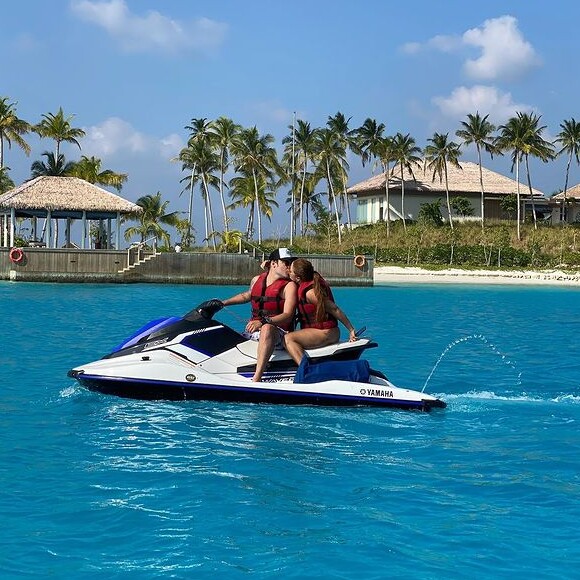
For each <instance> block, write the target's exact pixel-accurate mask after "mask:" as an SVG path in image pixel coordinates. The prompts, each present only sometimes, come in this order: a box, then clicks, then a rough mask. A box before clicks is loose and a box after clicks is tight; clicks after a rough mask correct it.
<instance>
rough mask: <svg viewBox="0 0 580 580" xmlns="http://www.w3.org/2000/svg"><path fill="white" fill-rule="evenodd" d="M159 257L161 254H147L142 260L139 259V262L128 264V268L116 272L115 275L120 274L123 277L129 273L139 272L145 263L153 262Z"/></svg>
mask: <svg viewBox="0 0 580 580" xmlns="http://www.w3.org/2000/svg"><path fill="white" fill-rule="evenodd" d="M160 255H161V252H155V253H153V254H149V255H148V256H145V257H144V258H141V259H140V260H136V261H135V262H134V263H133V264H129V265H128V266H126V267H125V268H123V269H122V270H118V271H117V273H118V274H121V275H125V274H128V273H130V272H135V271H137V270H139V269H140V268H141V267H142V266H143V264H146V263H147V262H150V261H151V260H154V259H155V258H157V257H158V256H160Z"/></svg>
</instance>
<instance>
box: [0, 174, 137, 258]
mask: <svg viewBox="0 0 580 580" xmlns="http://www.w3.org/2000/svg"><path fill="white" fill-rule="evenodd" d="M141 211H142V209H141V207H139V206H138V205H136V204H134V203H132V202H130V201H127V200H126V199H123V198H122V197H120V196H118V195H115V194H114V193H111V192H109V191H106V190H105V189H102V188H100V187H98V186H96V185H93V184H92V183H89V182H88V181H85V180H84V179H79V178H78V177H51V176H42V177H36V178H35V179H31V180H30V181H26V182H25V183H23V184H22V185H19V186H18V187H15V188H14V189H11V190H9V191H7V192H6V193H3V194H2V195H0V215H4V216H5V218H4V227H3V231H2V232H1V237H2V246H4V247H9V246H13V245H14V238H15V224H16V218H19V217H23V218H30V219H31V220H32V223H33V227H32V231H33V236H32V237H33V239H35V238H36V219H37V218H39V217H41V218H45V219H46V224H47V227H46V229H45V236H44V244H45V245H46V246H47V247H50V240H51V220H60V219H66V220H67V227H66V245H67V246H68V245H70V224H71V221H72V220H75V219H76V220H79V219H80V220H82V238H81V248H84V247H85V241H86V239H87V237H88V231H87V220H99V221H100V222H101V224H102V220H107V222H108V236H107V238H106V239H107V240H110V239H111V220H112V219H116V220H117V236H116V238H117V240H116V247H117V249H119V247H120V243H121V239H120V222H121V216H122V215H135V214H139V213H141ZM8 217H9V218H10V219H7V218H8Z"/></svg>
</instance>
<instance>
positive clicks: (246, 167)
mask: <svg viewBox="0 0 580 580" xmlns="http://www.w3.org/2000/svg"><path fill="white" fill-rule="evenodd" d="M273 142H274V137H273V136H272V135H270V134H269V133H267V134H265V135H260V133H259V131H258V129H257V127H251V128H249V129H242V131H240V133H239V135H238V136H237V137H236V139H235V140H234V142H233V143H232V153H233V155H234V159H235V167H236V171H240V172H242V173H244V174H246V175H252V179H253V181H254V194H255V198H256V206H255V209H256V210H257V214H258V243H259V244H261V243H262V212H261V211H260V208H263V207H264V206H263V205H262V201H261V200H260V192H259V186H258V180H259V178H260V177H262V178H264V179H265V180H266V182H271V181H272V179H273V176H274V175H278V176H282V175H283V174H284V170H283V168H282V166H281V165H280V163H279V161H278V156H277V153H276V149H275V148H274V147H272V143H273Z"/></svg>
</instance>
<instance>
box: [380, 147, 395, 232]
mask: <svg viewBox="0 0 580 580" xmlns="http://www.w3.org/2000/svg"><path fill="white" fill-rule="evenodd" d="M376 153H377V157H378V159H379V160H380V162H381V165H382V168H383V173H384V175H385V202H386V205H387V214H386V216H385V223H386V225H387V237H389V235H390V233H391V201H390V199H389V197H390V195H389V193H390V179H391V175H390V173H391V161H394V141H393V137H383V138H382V139H381V141H380V143H379V144H378V146H377V147H376Z"/></svg>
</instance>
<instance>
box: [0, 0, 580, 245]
mask: <svg viewBox="0 0 580 580" xmlns="http://www.w3.org/2000/svg"><path fill="white" fill-rule="evenodd" d="M579 17H580V5H579V4H577V3H568V2H566V3H564V2H560V1H558V0H556V1H555V2H552V3H548V4H547V3H544V2H539V0H535V1H531V2H522V1H521V0H519V1H511V0H501V1H500V0H486V1H485V2H465V1H459V0H443V2H433V1H432V0H415V1H414V2H394V1H387V0H367V1H366V2H360V3H359V2H353V1H352V0H317V1H312V0H311V1H308V2H306V1H304V0H294V1H293V2H273V1H272V0H270V1H265V0H248V1H247V2H242V1H241V0H208V1H203V0H200V1H194V0H165V1H164V2H154V1H153V0H94V1H91V0H51V1H50V2H46V1H45V0H19V1H18V2H10V3H6V5H5V6H3V8H2V22H3V26H2V34H0V54H1V55H2V68H1V69H0V97H8V98H9V100H10V101H11V102H15V103H16V112H17V114H18V116H19V117H20V118H22V119H25V120H26V121H28V122H30V123H38V122H39V121H40V120H41V119H42V115H43V114H47V113H56V112H57V111H58V109H59V107H62V108H63V111H64V114H65V116H70V115H74V117H73V118H72V120H71V122H72V125H73V126H75V127H80V128H82V129H84V130H85V132H86V136H85V137H84V138H83V139H82V140H81V146H82V150H81V151H79V150H78V148H77V147H75V146H73V145H63V147H62V152H63V153H64V154H65V156H66V158H67V161H71V160H76V159H79V158H80V155H86V156H89V157H90V156H93V155H94V156H96V157H98V158H100V159H101V160H102V162H103V164H102V167H103V168H104V169H105V168H106V169H111V170H113V171H117V172H120V173H127V174H128V175H129V180H128V182H127V183H126V184H125V185H124V187H123V189H122V191H121V195H122V196H123V197H125V198H126V199H129V200H131V201H136V200H137V199H138V198H139V197H141V196H143V195H148V194H155V193H157V192H158V191H159V192H161V194H162V196H163V199H167V200H169V201H170V206H169V209H170V210H172V211H183V212H185V211H186V209H187V203H188V199H187V198H188V196H187V193H182V190H183V184H181V183H180V179H182V178H183V177H184V176H185V174H184V173H183V172H182V170H181V165H180V164H179V163H176V162H174V161H172V159H174V158H175V157H176V155H177V154H178V153H179V151H180V149H182V148H183V147H184V146H185V145H186V142H187V138H188V131H187V130H186V129H185V127H186V126H187V125H190V124H191V120H192V119H194V118H207V119H209V120H211V119H217V118H218V117H220V116H225V117H229V118H231V119H232V120H233V121H235V122H236V123H239V124H241V125H242V126H244V127H252V126H256V127H257V128H258V129H259V131H260V132H261V133H270V134H272V135H273V136H274V138H275V146H276V147H277V148H278V150H279V151H281V149H282V144H281V142H282V139H283V138H284V137H285V136H287V135H289V134H290V133H291V126H292V122H293V118H294V116H296V118H299V119H303V120H305V121H308V122H310V124H311V126H312V127H322V126H324V125H325V124H326V122H327V120H328V117H329V116H332V115H335V114H336V113H337V112H339V111H340V112H342V113H343V114H344V115H346V117H350V118H351V121H350V126H351V127H352V128H355V127H359V126H360V125H362V124H363V122H364V120H365V119H366V118H367V117H371V118H373V119H375V120H376V121H377V122H380V123H384V124H385V126H386V129H385V133H386V134H388V135H394V134H395V133H397V132H401V133H403V134H406V133H410V134H411V135H412V136H413V137H414V138H415V140H416V142H417V145H419V146H420V147H424V146H425V145H426V144H427V139H429V138H430V137H432V135H433V133H434V132H439V133H447V132H449V135H450V138H453V139H454V140H455V141H459V139H458V138H457V137H455V131H456V130H457V129H458V128H459V126H460V123H461V121H462V120H464V119H465V118H466V116H467V114H468V113H475V112H476V111H479V112H480V113H481V114H482V115H484V114H489V119H490V121H492V122H493V123H494V124H496V125H500V124H501V123H503V122H505V121H506V120H507V119H508V118H509V117H510V116H513V115H514V114H515V113H516V112H518V111H519V112H534V113H536V114H538V115H541V120H542V124H543V125H546V129H545V132H544V137H545V138H546V139H549V140H552V139H554V138H555V137H556V135H557V134H558V132H559V131H560V130H561V129H560V123H562V122H563V121H564V120H565V119H571V118H576V117H578V118H579V119H580V100H579V99H578V94H579V89H580V87H579V84H580V75H578V74H577V72H578V66H579V65H578V62H577V60H578V59H577V46H576V40H575V39H576V37H577V30H576V28H577V22H578V20H579ZM27 141H28V143H29V144H30V145H31V147H32V152H31V154H30V156H29V157H27V156H26V155H25V154H24V153H23V152H22V150H21V149H19V148H18V147H16V146H14V145H13V146H12V148H11V149H6V150H5V159H4V162H5V165H7V166H8V167H10V169H11V171H10V176H11V177H12V179H13V180H14V182H15V183H16V184H20V183H22V182H23V181H25V180H26V179H29V178H30V165H31V164H32V162H33V161H35V160H39V159H41V160H43V161H44V160H45V158H43V157H42V156H41V154H42V152H43V151H47V150H48V151H54V142H52V141H51V140H49V139H43V140H40V139H39V138H38V137H35V136H32V135H30V136H28V137H27ZM462 159H463V160H466V161H476V156H475V151H474V150H472V149H465V148H464V150H463V156H462ZM349 162H350V166H351V168H350V177H349V185H354V184H355V183H357V182H359V181H362V180H363V179H366V178H368V177H370V176H371V175H372V171H373V170H372V167H370V166H369V165H367V166H366V167H364V168H363V167H362V165H361V163H360V161H359V160H358V159H356V158H352V157H351V158H349ZM484 165H485V166H486V167H488V168H489V169H492V170H494V171H498V172H500V173H502V174H504V175H507V176H511V177H513V175H512V174H511V173H510V169H511V164H510V161H509V159H508V158H494V159H493V160H490V159H489V158H485V159H484ZM565 165H566V163H565V159H564V158H562V157H561V158H559V159H558V160H557V161H556V162H551V163H549V164H543V163H541V162H540V161H537V160H532V161H531V164H530V171H531V177H532V185H533V186H534V187H535V188H537V189H539V190H540V191H543V192H544V193H545V194H547V195H551V194H552V193H554V192H555V191H557V190H560V189H562V188H563V186H564V176H565ZM578 182H580V168H579V167H578V166H577V165H575V164H573V165H572V168H571V175H570V186H572V185H575V184H577V183H578ZM278 201H279V203H280V204H281V205H282V202H283V195H282V194H280V196H279V198H278ZM214 205H215V208H216V211H217V210H218V203H217V198H216V202H215V204H214ZM184 215H185V214H184ZM286 216H287V214H286V212H285V211H282V210H278V211H277V212H276V214H275V216H274V219H273V220H272V223H271V224H268V223H267V222H266V221H264V231H265V234H266V235H269V236H274V237H276V236H287V235H288V230H289V224H287V223H286V222H287V221H288V218H287V217H286ZM245 217H246V216H245V214H241V213H239V212H238V213H236V215H235V216H234V220H235V221H234V223H233V224H232V227H233V228H234V229H240V230H243V229H244V227H245ZM194 225H195V228H196V232H197V235H196V237H197V239H198V241H200V238H203V235H202V233H203V225H202V221H201V210H200V211H198V212H197V215H196V217H195V219H194Z"/></svg>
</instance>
